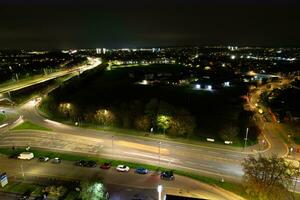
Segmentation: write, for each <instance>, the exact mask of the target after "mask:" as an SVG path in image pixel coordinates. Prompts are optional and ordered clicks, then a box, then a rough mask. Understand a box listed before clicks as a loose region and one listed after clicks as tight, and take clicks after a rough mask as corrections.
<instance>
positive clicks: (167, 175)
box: [160, 171, 175, 180]
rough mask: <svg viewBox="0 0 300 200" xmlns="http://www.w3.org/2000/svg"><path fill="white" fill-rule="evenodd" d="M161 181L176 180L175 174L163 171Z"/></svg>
mask: <svg viewBox="0 0 300 200" xmlns="http://www.w3.org/2000/svg"><path fill="white" fill-rule="evenodd" d="M160 179H164V180H174V179H175V176H174V174H173V171H163V172H162V173H161V174H160Z"/></svg>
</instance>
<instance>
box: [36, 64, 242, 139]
mask: <svg viewBox="0 0 300 200" xmlns="http://www.w3.org/2000/svg"><path fill="white" fill-rule="evenodd" d="M162 72H164V73H172V78H173V77H180V76H181V77H184V78H186V77H187V74H188V71H187V68H185V67H182V66H178V65H166V66H161V65H160V66H159V68H158V66H142V67H130V68H129V67H128V68H119V69H114V70H111V71H102V72H100V73H99V72H97V73H96V75H95V74H94V75H92V76H89V77H87V78H82V79H77V80H75V81H73V82H69V83H67V84H65V85H64V86H63V87H61V88H59V89H57V90H55V91H54V92H53V93H52V94H50V95H49V98H48V101H46V102H44V104H43V106H42V107H44V108H46V109H47V108H48V110H49V109H51V108H52V109H51V110H53V111H55V110H57V109H55V106H56V107H57V106H58V105H59V103H65V102H68V103H71V104H72V105H74V107H76V113H77V114H76V118H80V119H83V118H84V115H86V114H87V113H94V112H95V110H96V109H98V108H106V109H110V110H113V111H115V112H116V113H118V112H123V113H124V112H126V111H124V110H127V111H128V110H131V111H130V112H132V110H136V112H138V114H143V113H142V112H143V110H144V109H145V105H146V104H147V103H148V102H149V101H150V100H151V99H153V98H155V99H158V100H159V101H164V102H166V103H168V104H170V105H172V108H173V109H175V110H176V109H181V108H183V109H186V110H188V111H189V112H190V113H191V114H192V115H193V116H194V118H195V120H196V124H197V126H196V129H195V131H194V136H197V137H200V138H204V137H208V136H209V137H215V138H217V137H216V136H217V135H218V132H219V131H220V130H221V129H222V128H224V127H226V126H228V125H230V126H239V123H240V122H239V115H240V113H241V111H242V110H243V109H242V104H243V102H242V99H241V98H240V96H241V95H243V94H244V93H245V91H246V89H245V87H243V86H235V87H230V88H222V89H219V90H215V91H202V90H193V87H192V86H189V85H185V86H178V85H166V84H156V85H139V84H135V82H136V81H138V80H141V79H143V78H141V79H137V78H136V77H143V74H145V73H154V74H157V73H162ZM132 73H134V74H138V76H135V77H134V78H132V77H131V78H129V74H132ZM132 102H135V103H136V102H138V103H136V104H138V106H136V107H132ZM133 112H135V111H133ZM118 116H119V118H122V116H123V115H122V114H119V115H118ZM117 126H119V127H122V125H120V123H119V124H117ZM126 128H131V127H130V125H129V126H128V127H126ZM241 138H242V135H241Z"/></svg>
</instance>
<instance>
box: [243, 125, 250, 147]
mask: <svg viewBox="0 0 300 200" xmlns="http://www.w3.org/2000/svg"><path fill="white" fill-rule="evenodd" d="M248 132H249V128H247V129H246V136H245V144H244V150H246V146H247V140H248Z"/></svg>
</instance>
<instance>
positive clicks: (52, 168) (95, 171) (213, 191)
mask: <svg viewBox="0 0 300 200" xmlns="http://www.w3.org/2000/svg"><path fill="white" fill-rule="evenodd" d="M0 163H1V164H0V168H1V170H2V171H5V172H7V174H8V175H9V176H10V178H11V179H14V177H23V176H22V174H23V173H24V179H25V180H26V179H30V178H31V177H51V178H57V179H63V180H85V179H91V178H95V177H97V178H98V179H99V180H101V181H103V182H104V183H105V184H108V185H115V186H118V187H119V188H136V189H141V190H154V191H155V189H156V188H157V185H159V184H162V185H163V188H164V190H163V191H164V193H172V194H184V195H186V196H190V197H199V198H206V199H214V200H232V199H233V198H234V199H237V200H239V199H242V198H239V197H237V196H235V195H234V194H232V193H230V192H227V191H223V190H222V189H219V188H217V187H213V186H210V185H207V184H203V183H200V182H198V181H195V180H193V179H190V178H187V177H183V176H176V178H175V180H174V181H165V180H161V179H160V178H159V175H157V174H156V173H153V172H150V173H149V174H147V175H140V174H136V173H134V171H133V170H130V171H129V172H128V173H126V172H125V173H121V172H117V171H116V170H115V169H113V168H111V169H109V170H102V169H100V168H99V167H96V168H83V167H77V166H75V165H74V163H73V162H70V161H62V163H61V164H52V163H51V162H47V163H44V162H39V161H37V160H36V159H34V160H31V161H22V160H15V159H8V158H6V157H0ZM21 166H22V167H21ZM21 169H23V170H21ZM155 193H156V191H155V192H154V194H155ZM113 196H115V198H111V199H117V196H118V195H117V194H116V193H115V194H114V195H113ZM155 198H156V194H155ZM155 198H154V199H155ZM123 199H124V198H123Z"/></svg>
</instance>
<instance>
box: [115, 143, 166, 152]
mask: <svg viewBox="0 0 300 200" xmlns="http://www.w3.org/2000/svg"><path fill="white" fill-rule="evenodd" d="M115 143H116V144H118V145H120V146H124V147H129V148H133V149H138V150H143V151H149V152H152V153H160V154H161V155H169V154H170V152H169V150H168V149H165V148H159V147H158V146H157V147H153V146H150V145H144V144H138V143H133V142H126V141H116V142H115Z"/></svg>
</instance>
